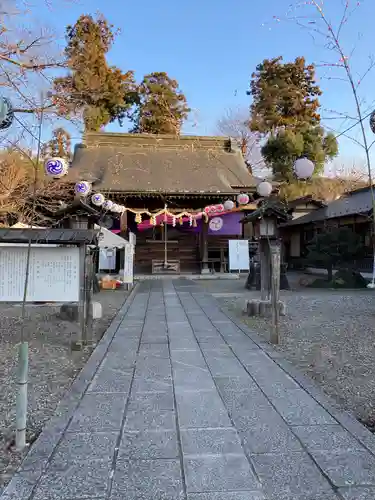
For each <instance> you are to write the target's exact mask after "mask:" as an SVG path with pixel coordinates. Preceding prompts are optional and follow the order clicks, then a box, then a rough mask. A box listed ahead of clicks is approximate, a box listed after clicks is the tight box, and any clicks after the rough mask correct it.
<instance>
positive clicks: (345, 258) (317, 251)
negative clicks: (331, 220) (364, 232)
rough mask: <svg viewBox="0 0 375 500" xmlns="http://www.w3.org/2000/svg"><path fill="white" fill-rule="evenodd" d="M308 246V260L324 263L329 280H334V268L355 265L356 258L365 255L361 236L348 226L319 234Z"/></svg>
mask: <svg viewBox="0 0 375 500" xmlns="http://www.w3.org/2000/svg"><path fill="white" fill-rule="evenodd" d="M307 248H308V254H307V261H308V262H310V263H312V264H321V265H323V266H324V268H325V269H326V270H327V273H328V281H332V277H333V269H335V268H337V267H338V266H343V265H344V266H350V265H353V263H354V261H355V260H356V259H359V258H361V257H363V245H362V241H361V238H360V236H359V235H358V234H356V233H355V232H353V231H352V230H351V228H348V227H341V228H332V230H331V231H327V230H326V231H324V232H322V233H319V234H317V235H316V236H315V238H314V239H313V240H312V241H311V242H310V244H309V245H308V247H307Z"/></svg>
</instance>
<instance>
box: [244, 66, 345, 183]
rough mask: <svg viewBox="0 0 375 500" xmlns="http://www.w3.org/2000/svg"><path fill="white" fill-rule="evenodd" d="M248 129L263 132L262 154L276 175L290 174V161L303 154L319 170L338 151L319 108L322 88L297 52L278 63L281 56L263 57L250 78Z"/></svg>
mask: <svg viewBox="0 0 375 500" xmlns="http://www.w3.org/2000/svg"><path fill="white" fill-rule="evenodd" d="M248 94H249V95H251V96H252V99H253V102H252V104H251V106H250V113H251V119H250V129H251V130H252V131H254V132H259V133H261V134H262V135H263V137H264V138H265V143H264V145H263V147H262V155H263V157H264V160H265V162H266V164H267V165H268V166H269V167H271V168H272V170H273V173H274V175H275V176H276V177H278V178H280V179H284V180H290V179H291V178H292V175H293V172H292V166H293V163H294V161H295V160H296V159H297V158H299V157H301V156H306V157H307V158H309V159H310V160H312V161H313V162H314V163H315V174H318V173H320V172H321V171H322V170H323V168H324V164H325V162H326V161H327V160H329V159H332V158H334V157H335V156H336V155H337V153H338V145H337V141H336V139H335V137H334V135H333V134H331V133H325V131H324V129H323V127H322V126H321V118H320V114H319V108H320V103H319V96H320V95H321V94H322V91H321V89H320V87H319V85H317V83H316V80H315V67H314V66H313V65H306V62H305V59H304V58H303V57H297V58H296V59H295V61H294V62H290V63H283V62H282V57H277V58H274V59H271V60H269V59H266V60H264V61H263V62H262V63H261V64H259V65H258V66H257V68H256V72H255V73H253V75H252V80H251V82H250V91H249V92H248Z"/></svg>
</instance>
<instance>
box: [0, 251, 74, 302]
mask: <svg viewBox="0 0 375 500" xmlns="http://www.w3.org/2000/svg"><path fill="white" fill-rule="evenodd" d="M27 250H28V249H27V248H25V247H18V246H13V247H0V302H22V300H23V294H24V289H25V280H26V261H27ZM79 291H80V276H79V249H78V248H77V247H54V248H51V247H47V248H45V247H32V248H31V252H30V265H29V278H28V286H27V295H26V301H27V302H78V301H79Z"/></svg>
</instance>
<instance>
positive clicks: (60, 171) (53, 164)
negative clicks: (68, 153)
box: [44, 157, 69, 179]
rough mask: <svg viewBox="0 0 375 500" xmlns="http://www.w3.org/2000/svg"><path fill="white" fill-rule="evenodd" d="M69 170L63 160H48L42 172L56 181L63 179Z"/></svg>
mask: <svg viewBox="0 0 375 500" xmlns="http://www.w3.org/2000/svg"><path fill="white" fill-rule="evenodd" d="M68 169H69V165H68V162H67V161H66V160H65V158H57V157H55V158H49V159H48V160H47V161H46V162H45V164H44V170H45V172H46V174H47V175H48V176H49V177H54V178H55V179H58V178H60V177H64V175H66V174H67V172H68Z"/></svg>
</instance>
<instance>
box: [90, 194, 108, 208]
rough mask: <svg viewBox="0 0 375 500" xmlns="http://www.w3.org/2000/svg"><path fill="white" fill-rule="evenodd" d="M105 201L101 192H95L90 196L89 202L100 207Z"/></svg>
mask: <svg viewBox="0 0 375 500" xmlns="http://www.w3.org/2000/svg"><path fill="white" fill-rule="evenodd" d="M104 202H105V197H104V195H103V194H102V193H95V194H93V195H92V196H91V203H92V204H93V205H95V206H97V207H101V206H102V205H103V203H104Z"/></svg>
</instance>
